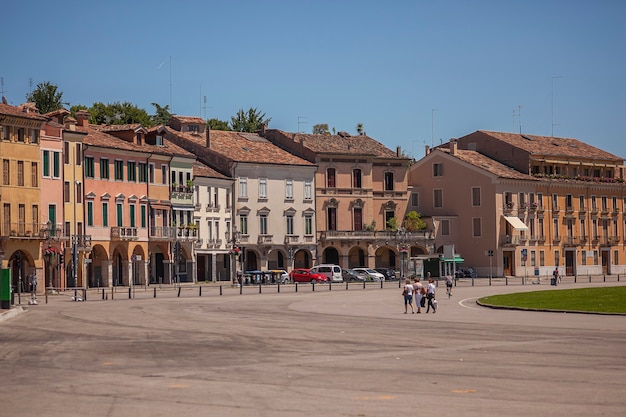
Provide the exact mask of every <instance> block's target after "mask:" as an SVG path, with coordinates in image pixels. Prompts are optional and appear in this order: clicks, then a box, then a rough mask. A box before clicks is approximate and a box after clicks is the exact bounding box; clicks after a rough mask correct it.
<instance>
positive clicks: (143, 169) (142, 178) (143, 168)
mask: <svg viewBox="0 0 626 417" xmlns="http://www.w3.org/2000/svg"><path fill="white" fill-rule="evenodd" d="M137 168H138V170H139V182H148V165H147V164H146V163H145V162H140V163H139V165H138V167H137Z"/></svg>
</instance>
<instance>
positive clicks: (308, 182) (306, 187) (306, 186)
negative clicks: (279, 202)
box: [304, 180, 313, 200]
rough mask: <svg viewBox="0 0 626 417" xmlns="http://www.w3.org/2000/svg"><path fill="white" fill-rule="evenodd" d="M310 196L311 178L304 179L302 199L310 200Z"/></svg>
mask: <svg viewBox="0 0 626 417" xmlns="http://www.w3.org/2000/svg"><path fill="white" fill-rule="evenodd" d="M312 198H313V197H312V193H311V180H304V199H305V200H311V199H312Z"/></svg>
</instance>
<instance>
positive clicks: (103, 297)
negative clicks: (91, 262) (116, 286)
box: [102, 288, 104, 300]
mask: <svg viewBox="0 0 626 417" xmlns="http://www.w3.org/2000/svg"><path fill="white" fill-rule="evenodd" d="M102 299H103V300H104V288H103V289H102Z"/></svg>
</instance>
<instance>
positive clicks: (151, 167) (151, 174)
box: [148, 163, 154, 184]
mask: <svg viewBox="0 0 626 417" xmlns="http://www.w3.org/2000/svg"><path fill="white" fill-rule="evenodd" d="M148 181H149V182H150V184H154V164H152V163H151V164H149V165H148Z"/></svg>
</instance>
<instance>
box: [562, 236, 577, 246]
mask: <svg viewBox="0 0 626 417" xmlns="http://www.w3.org/2000/svg"><path fill="white" fill-rule="evenodd" d="M563 244H564V245H565V246H576V245H579V244H580V239H579V238H578V237H577V236H565V237H564V238H563Z"/></svg>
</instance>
